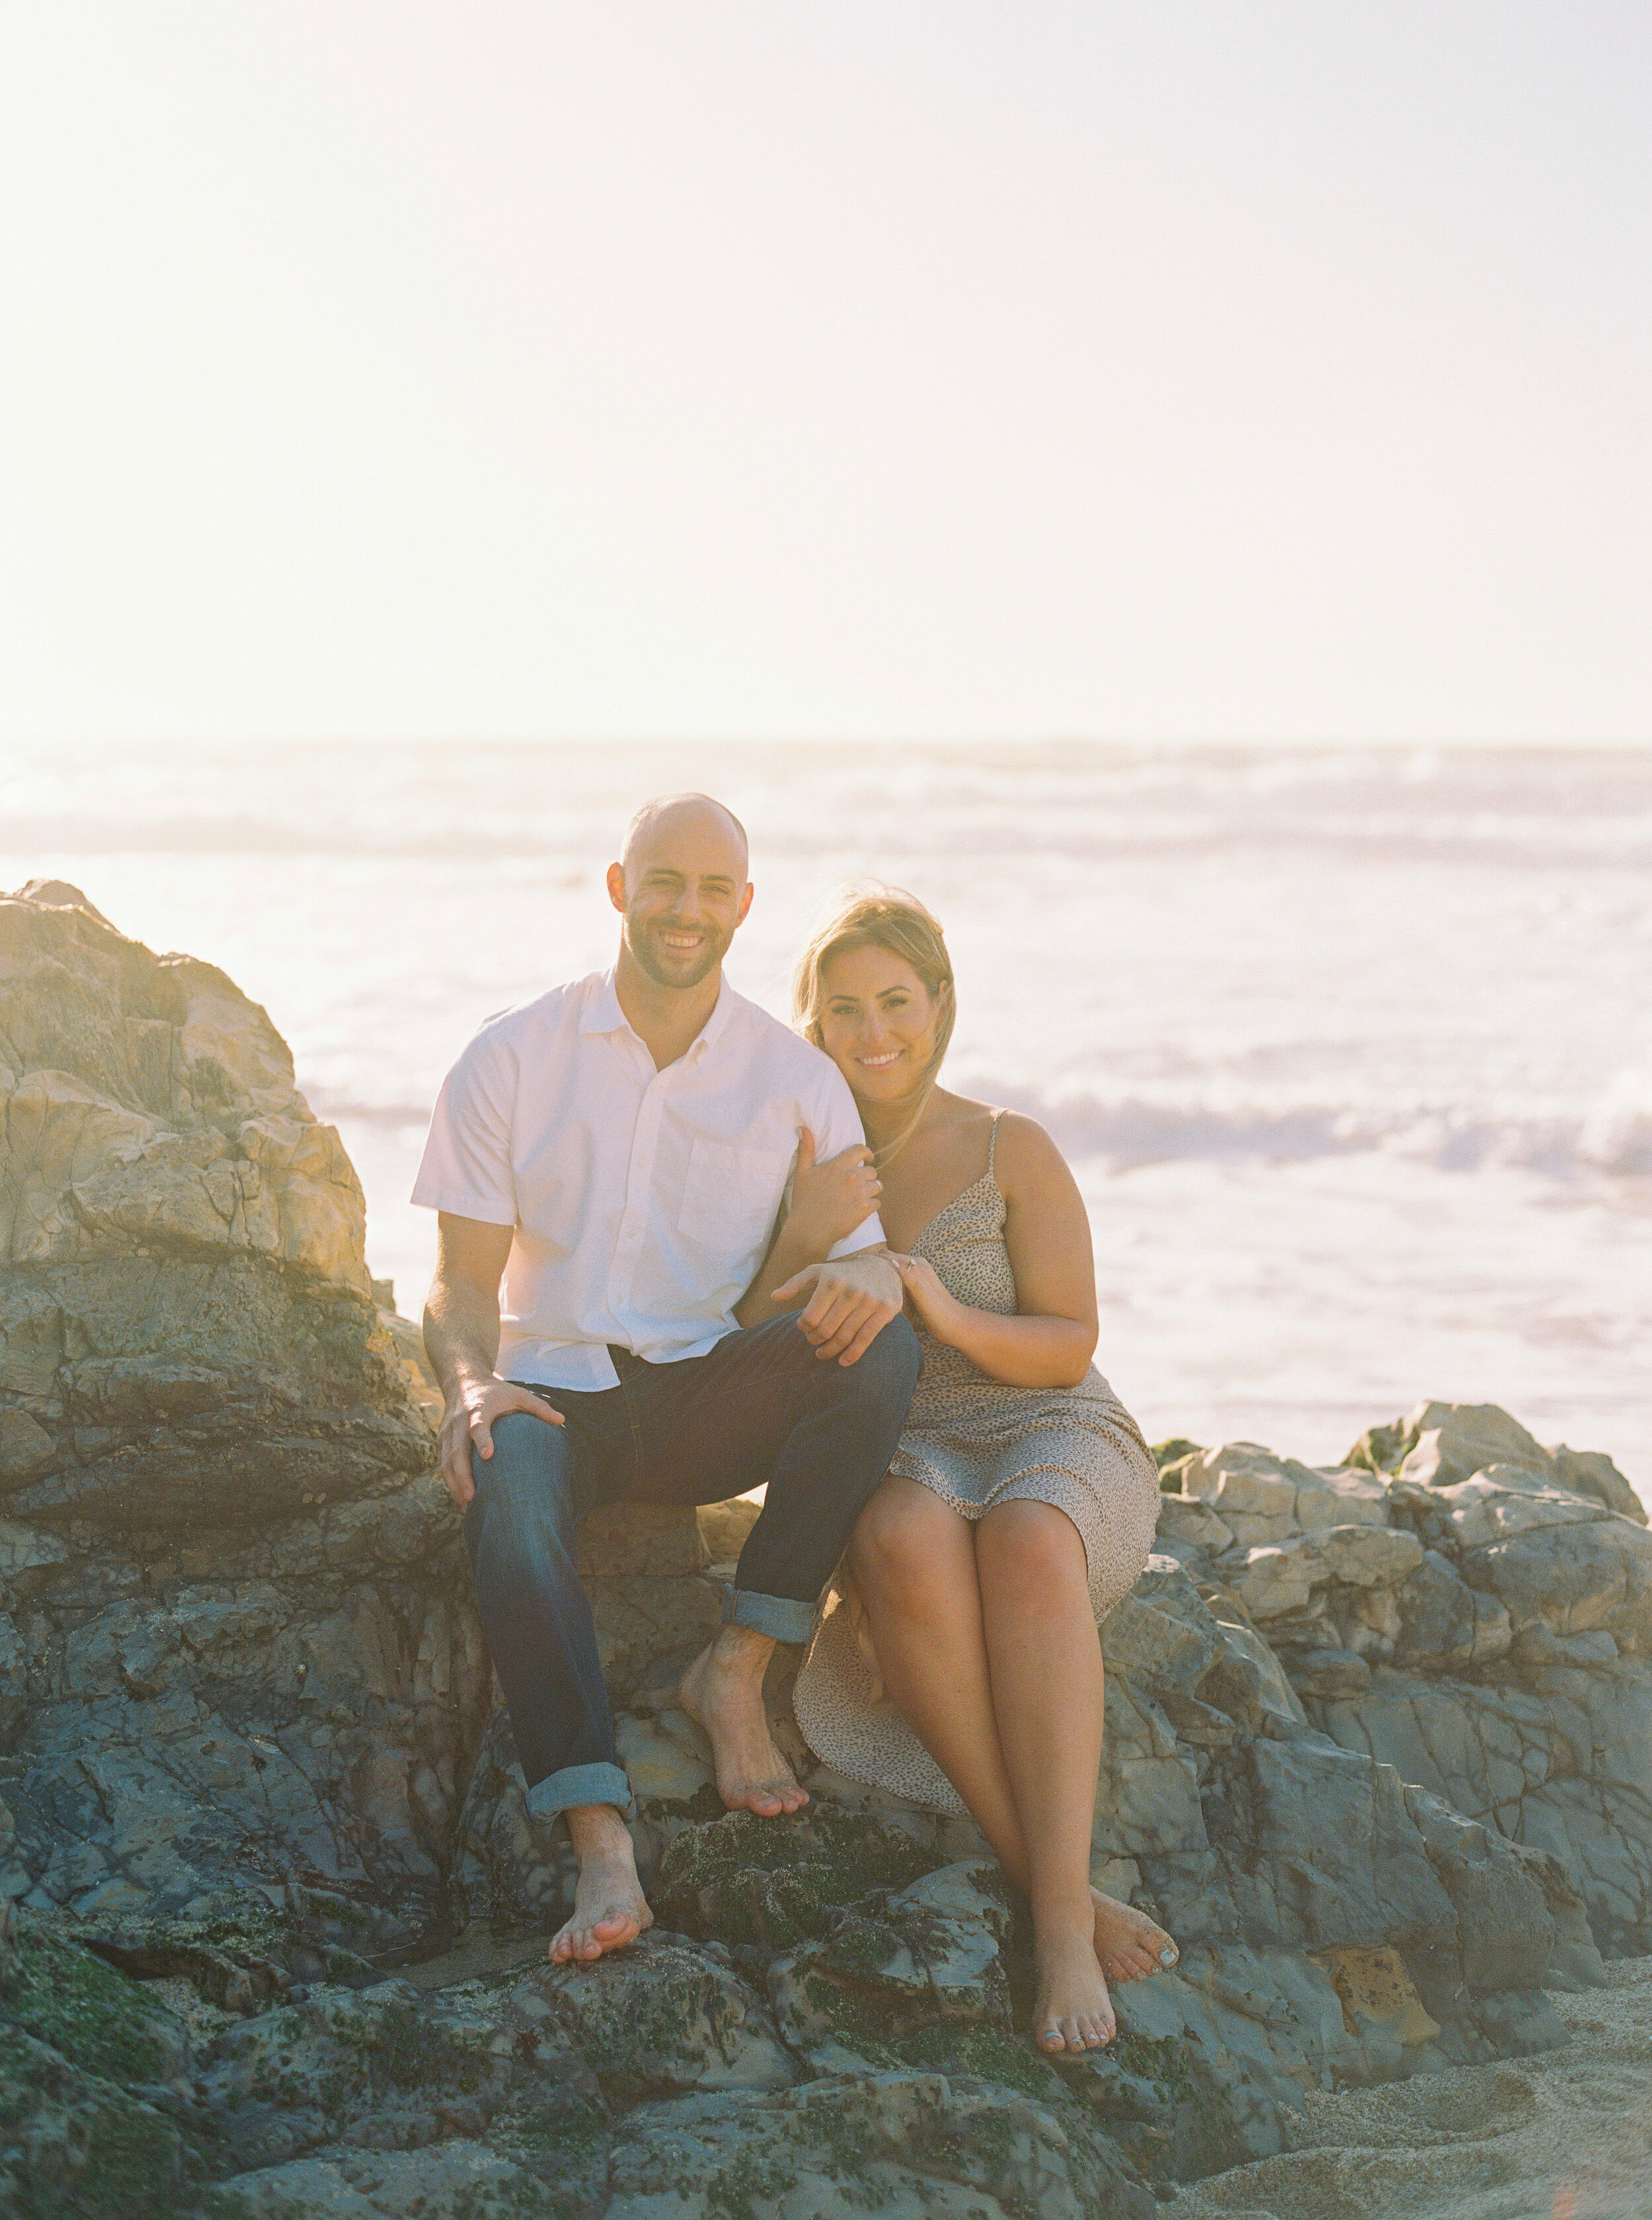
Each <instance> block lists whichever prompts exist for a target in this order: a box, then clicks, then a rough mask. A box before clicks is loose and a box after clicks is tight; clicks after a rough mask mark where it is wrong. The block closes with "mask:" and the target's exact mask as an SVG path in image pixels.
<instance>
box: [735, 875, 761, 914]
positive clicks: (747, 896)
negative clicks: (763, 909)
mask: <svg viewBox="0 0 1652 2220" xmlns="http://www.w3.org/2000/svg"><path fill="white" fill-rule="evenodd" d="M756 892H757V889H756V888H755V887H754V886H753V885H752V883H751V880H750V879H748V880H747V881H746V882H745V893H744V894H743V895H741V896H740V914H739V916H738V917H737V918H736V919H735V920H734V922H735V924H736V925H744V924H745V914H746V912H747V910H749V909H750V908H751V897H752V895H754V894H756Z"/></svg>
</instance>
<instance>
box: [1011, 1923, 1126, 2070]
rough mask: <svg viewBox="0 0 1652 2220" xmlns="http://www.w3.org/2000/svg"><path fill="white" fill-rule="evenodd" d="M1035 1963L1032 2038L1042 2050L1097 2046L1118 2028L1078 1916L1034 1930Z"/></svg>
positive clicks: (1055, 2052) (1056, 2053) (1055, 2051)
mask: <svg viewBox="0 0 1652 2220" xmlns="http://www.w3.org/2000/svg"><path fill="white" fill-rule="evenodd" d="M1032 1955H1033V1958H1034V1961H1035V1963H1036V1965H1037V1967H1038V1983H1037V1986H1036V1988H1035V1990H1034V1992H1033V2003H1032V2040H1033V2041H1034V2042H1036V2043H1037V2044H1038V2048H1039V2049H1040V2050H1044V2051H1048V2052H1049V2053H1050V2055H1052V2056H1059V2055H1061V2054H1062V2053H1063V2051H1085V2050H1096V2049H1100V2047H1101V2045H1102V2044H1103V2043H1107V2042H1112V2040H1113V2036H1114V2034H1115V2033H1116V2031H1117V2029H1118V2022H1117V2020H1116V2019H1115V2018H1114V2017H1113V2001H1112V1999H1111V1998H1110V1997H1109V1996H1108V1994H1107V1981H1106V1980H1105V1979H1104V1977H1103V1975H1102V1972H1101V1968H1100V1965H1099V1964H1098V1963H1097V1961H1096V1955H1095V1949H1094V1944H1093V1943H1091V1941H1090V1937H1089V1936H1088V1934H1087V1933H1086V1931H1085V1930H1084V1927H1083V1924H1082V1921H1081V1920H1075V1921H1072V1922H1063V1923H1062V1924H1050V1925H1048V1926H1045V1927H1043V1928H1040V1929H1039V1930H1038V1931H1037V1932H1036V1933H1035V1935H1034V1937H1033V1943H1032Z"/></svg>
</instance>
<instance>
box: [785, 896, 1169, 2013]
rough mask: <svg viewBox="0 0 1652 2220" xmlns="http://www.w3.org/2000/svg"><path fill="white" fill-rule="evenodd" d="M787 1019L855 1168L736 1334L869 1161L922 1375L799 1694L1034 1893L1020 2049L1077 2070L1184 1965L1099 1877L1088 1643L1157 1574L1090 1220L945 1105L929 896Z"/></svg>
mask: <svg viewBox="0 0 1652 2220" xmlns="http://www.w3.org/2000/svg"><path fill="white" fill-rule="evenodd" d="M793 1000H794V1016H795V1022H796V1023H797V1025H798V1026H800V1027H801V1030H802V1031H803V1032H805V1033H806V1034H807V1037H808V1038H810V1039H811V1040H813V1041H814V1042H816V1043H817V1044H818V1045H820V1047H822V1048H823V1049H825V1050H826V1053H827V1054H828V1055H829V1056H830V1057H832V1060H833V1062H834V1063H836V1064H837V1066H838V1069H839V1070H840V1071H841V1072H842V1073H843V1075H844V1076H845V1079H846V1080H847V1081H848V1082H849V1085H850V1088H851V1091H852V1092H853V1094H854V1096H855V1101H856V1105H857V1108H858V1109H859V1111H860V1113H861V1117H862V1119H863V1123H864V1126H865V1129H866V1138H867V1141H868V1143H869V1144H870V1151H856V1150H851V1151H847V1152H845V1155H844V1156H843V1157H838V1158H836V1159H834V1160H833V1161H832V1163H826V1164H822V1165H820V1166H818V1167H817V1166H814V1165H813V1164H812V1163H800V1166H799V1170H798V1175H797V1180H796V1185H795V1195H794V1203H793V1208H792V1210H791V1213H790V1214H789V1217H788V1219H787V1220H786V1222H785V1224H784V1225H782V1228H781V1230H780V1232H779V1234H778V1235H777V1237H776V1241H775V1244H774V1248H773V1250H772V1252H771V1254H770V1257H769V1259H768V1261H767V1263H765V1265H764V1270H763V1272H762V1274H761V1275H760V1276H759V1278H758V1280H757V1282H756V1283H755V1285H754V1286H753V1288H751V1291H750V1294H749V1295H748V1297H747V1304H746V1306H745V1315H747V1316H749V1317H753V1318H755V1317H759V1316H762V1315H764V1314H766V1315H769V1316H772V1315H773V1311H772V1307H771V1306H770V1304H769V1301H768V1298H769V1296H770V1293H771V1291H772V1290H773V1289H774V1288H776V1287H778V1286H781V1285H782V1284H783V1282H784V1281H786V1280H787V1279H789V1277H790V1276H791V1275H792V1274H793V1273H794V1272H795V1271H797V1270H798V1269H801V1266H803V1265H804V1264H807V1263H815V1262H818V1261H819V1259H820V1257H823V1256H824V1255H825V1254H826V1249H827V1247H829V1246H830V1244H831V1243H832V1242H833V1241H835V1240H837V1239H838V1238H840V1237H841V1236H842V1235H843V1234H844V1233H845V1232H848V1231H849V1230H850V1221H851V1219H853V1220H854V1222H855V1223H857V1224H858V1223H859V1222H860V1220H861V1219H863V1218H864V1216H865V1212H866V1196H865V1182H866V1159H867V1157H868V1154H869V1152H870V1158H871V1161H872V1164H873V1167H874V1169H875V1172H876V1178H877V1180H879V1181H881V1182H882V1189H881V1193H880V1194H878V1196H877V1200H876V1207H877V1209H878V1211H879V1213H881V1215H882V1221H883V1226H884V1231H885V1232H886V1234H887V1236H888V1240H889V1243H890V1245H891V1247H892V1249H893V1250H895V1252H896V1261H897V1263H898V1265H899V1268H900V1271H901V1278H902V1280H903V1281H904V1283H905V1287H906V1293H907V1303H908V1306H909V1307H910V1309H911V1312H912V1313H913V1317H914V1319H915V1321H916V1323H917V1325H918V1328H919V1336H920V1343H921V1345H922V1349H923V1356H924V1368H923V1373H922V1375H921V1377H920V1381H919V1384H918V1389H917V1393H916V1394H915V1395H914V1397H913V1402H912V1406H911V1409H910V1412H908V1415H907V1425H906V1428H905V1430H904V1431H903V1432H902V1434H901V1442H900V1446H899V1448H898V1449H897V1450H896V1452H895V1458H894V1461H893V1462H892V1464H891V1466H890V1469H889V1476H888V1479H887V1480H886V1481H884V1483H883V1485H882V1487H881V1488H879V1490H878V1491H877V1493H876V1494H875V1495H874V1496H873V1498H872V1499H871V1501H870V1503H869V1504H868V1506H867V1507H866V1509H865V1510H864V1511H863V1512H862V1513H861V1516H860V1518H859V1521H858V1523H857V1525H856V1527H855V1530H854V1534H853V1538H852V1540H851V1543H850V1547H849V1550H848V1552H847V1553H846V1556H845V1563H844V1566H843V1568H842V1569H841V1570H840V1573H839V1576H838V1584H837V1595H836V1599H835V1602H834V1604H833V1605H832V1606H831V1607H829V1608H828V1612H827V1614H826V1617H825V1618H824V1619H823V1620H822V1621H821V1622H820V1625H819V1627H818V1628H817V1631H816V1634H815V1637H814V1641H813V1642H812V1643H811V1645H810V1649H809V1652H808V1656H807V1659H806V1660H805V1663H804V1667H803V1669H802V1671H801V1674H800V1675H799V1678H798V1683H797V1691H796V1699H795V1700H796V1708H797V1717H798V1722H799V1724H800V1725H801V1728H802V1730H803V1733H804V1735H805V1737H806V1738H807V1741H808V1743H809V1744H810V1746H811V1748H812V1749H814V1752H815V1754H816V1755H817V1756H819V1757H821V1758H823V1759H825V1760H826V1762H828V1763H830V1764H832V1765H833V1766H834V1767H836V1768H838V1770H839V1771H841V1772H844V1773H845V1774H850V1775H851V1777H854V1778H857V1779H859V1780H866V1781H870V1782H871V1783H873V1784H874V1785H876V1786H882V1787H889V1788H893V1789H895V1790H897V1791H899V1792H900V1793H904V1794H906V1795H907V1796H909V1797H912V1798H913V1799H916V1800H918V1801H920V1802H922V1803H926V1804H928V1805H931V1806H932V1807H934V1808H938V1809H941V1810H951V1811H954V1812H957V1811H958V1810H960V1809H961V1808H963V1807H967V1808H968V1810H969V1812H971V1813H972V1814H973V1816H974V1818H976V1822H977V1823H978V1824H979V1825H980V1827H981V1828H982V1832H983V1833H984V1834H985V1835H986V1836H987V1838H988V1841H989V1842H990V1843H991V1844H992V1845H993V1848H994V1850H995V1851H996V1852H997V1854H998V1856H999V1857H1000V1859H1001V1861H1002V1863H1003V1865H1004V1868H1005V1869H1006V1871H1007V1873H1008V1874H1009V1875H1010V1877H1011V1878H1012V1880H1014V1881H1015V1882H1016V1883H1017V1885H1018V1886H1020V1887H1021V1888H1023V1889H1025V1891H1026V1892H1027V1893H1028V1894H1029V1896H1030V1898H1031V1899H1032V1922H1033V1936H1034V1948H1035V1953H1036V1959H1037V1967H1038V1988H1037V1997H1036V2000H1035V2005H1034V2019H1033V2032H1034V2036H1035V2038H1036V2039H1037V2041H1038V2043H1039V2045H1040V2046H1041V2047H1042V2048H1043V2049H1045V2050H1048V2051H1051V2052H1057V2053H1059V2052H1063V2051H1083V2050H1086V2049H1091V2048H1092V2047H1094V2046H1095V2045H1098V2044H1101V2043H1105V2042H1107V2041H1109V2040H1110V2039H1111V2037H1112V2036H1113V2031H1114V2026H1115V2022H1114V2018H1113V2008H1112V2005H1111V2003H1110V2001H1109V1998H1108V1993H1107V1980H1108V1979H1109V1978H1110V1979H1112V1980H1126V1981H1127V1980H1139V1979H1141V1978H1143V1977H1144V1976H1145V1975H1148V1974H1154V1973H1156V1972H1157V1971H1158V1969H1159V1967H1161V1966H1162V1965H1163V1966H1169V1965H1173V1964H1174V1963H1175V1956H1176V1951H1175V1944H1174V1943H1172V1942H1171V1940H1170V1938H1169V1936H1168V1935H1166V1934H1165V1933H1164V1931H1163V1929H1161V1928H1159V1927H1157V1926H1156V1925H1155V1924H1154V1923H1153V1922H1152V1921H1151V1920H1150V1919H1148V1918H1146V1917H1145V1916H1144V1914H1143V1913H1141V1912H1139V1911H1135V1910H1134V1909H1133V1908H1132V1907H1131V1906H1130V1905H1125V1904H1120V1903H1119V1902H1117V1901H1116V1900H1114V1899H1112V1898H1108V1897H1104V1896H1102V1895H1101V1894H1100V1893H1099V1892H1097V1891H1094V1890H1092V1888H1091V1886H1090V1880H1089V1860H1090V1832H1091V1825H1092V1819H1093V1814H1094V1804H1095V1795H1096V1779H1097V1774H1098V1770H1099V1768H1100V1756H1101V1728H1102V1668H1101V1649H1100V1641H1099V1639H1098V1637H1097V1632H1096V1628H1097V1623H1098V1621H1099V1620H1100V1618H1102V1617H1103V1616H1104V1615H1105V1613H1106V1612H1107V1611H1108V1610H1110V1609H1111V1608H1112V1606H1113V1605H1114V1604H1115V1603H1117V1602H1118V1601H1119V1598H1120V1597H1121V1596H1123V1595H1124V1594H1125V1593H1127V1591H1128V1590H1129V1589H1130V1587H1131V1586H1132V1584H1133V1583H1134V1581H1135V1580H1136V1578H1137V1576H1138V1574H1139V1573H1140V1571H1141V1569H1142V1567H1143V1565H1144V1562H1145V1561H1146V1557H1147V1553H1148V1550H1149V1549H1150V1547H1151V1544H1152V1538H1153V1531H1154V1525H1155V1522H1156V1515H1157V1509H1158V1481H1157V1475H1156V1471H1155V1469H1154V1465H1153V1461H1152V1458H1151V1457H1150V1455H1149V1454H1148V1451H1147V1448H1146V1445H1145V1444H1144V1442H1143V1439H1142V1437H1141V1434H1140V1432H1139V1431H1138V1428H1137V1426H1136V1425H1135V1422H1134V1421H1133V1419H1131V1417H1130V1415H1129V1413H1128V1412H1126V1411H1125V1409H1124V1408H1123V1406H1121V1405H1120V1404H1119V1401H1118V1400H1117V1398H1116V1397H1115V1396H1114V1395H1113V1392H1112V1390H1111V1389H1110V1388H1108V1386H1107V1382H1106V1381H1104V1380H1103V1379H1102V1378H1101V1377H1100V1375H1099V1374H1098V1373H1097V1372H1096V1371H1095V1369H1094V1367H1093V1366H1092V1364H1091V1363H1090V1355H1091V1351H1092V1350H1094V1346H1095V1338H1096V1330H1097V1319H1096V1302H1095V1277H1094V1264H1093V1262H1092V1257H1091V1250H1090V1232H1089V1224H1088V1219H1087V1217H1086V1214H1085V1210H1084V1205H1083V1202H1082V1200H1081V1198H1080V1195H1079V1192H1078V1188H1077V1187H1076V1185H1075V1182H1074V1179H1073V1176H1072V1174H1071V1173H1070V1172H1069V1169H1068V1168H1067V1166H1066V1164H1065V1163H1064V1162H1063V1159H1062V1157H1061V1154H1060V1152H1059V1151H1057V1148H1056V1145H1055V1144H1054V1143H1053V1142H1052V1141H1051V1140H1050V1137H1049V1136H1048V1134H1046V1133H1045V1132H1044V1130H1043V1129H1042V1127H1040V1126H1038V1125H1036V1124H1034V1122H1033V1121H1032V1119H1030V1118H1023V1117H1019V1116H1016V1115H1014V1114H1013V1113H1006V1112H1003V1111H998V1110H994V1109H991V1108H989V1107H988V1105H987V1104H985V1103H983V1102H974V1101H969V1099H968V1098H967V1097H965V1096H963V1095H961V1094H952V1093H951V1092H950V1091H949V1090H948V1089H946V1088H943V1087H941V1086H939V1085H938V1083H937V1078H938V1072H939V1069H940V1065H941V1060H942V1058H943V1057H944V1054H945V1052H946V1046H947V1043H948V1040H949V1039H950V1038H951V1032H952V1024H953V1018H954V1013H955V1002H954V992H953V980H952V967H951V961H950V959H949V957H948V956H947V952H946V944H945V940H944V938H943V935H942V932H941V928H940V926H938V924H937V922H936V921H935V920H934V919H933V918H932V916H931V915H930V914H929V913H928V911H927V910H926V909H925V908H924V907H923V905H922V904H921V903H920V902H918V901H914V900H913V898H912V897H911V896H910V895H905V894H901V893H899V892H895V891H892V890H882V889H880V890H877V891H874V892H870V893H868V892H861V893H857V894H853V895H850V896H849V897H848V898H846V899H845V901H843V902H842V903H841V904H840V906H839V907H838V909H837V910H836V912H835V913H834V914H833V915H832V917H831V918H830V919H829V920H827V922H826V924H825V925H824V926H822V927H821V929H820V931H819V932H817V933H816V934H815V936H814V939H812V940H811V941H810V943H809V945H807V947H806V948H805V949H804V951H802V954H801V957H799V959H798V963H797V967H796V971H795V978H794V982H793ZM807 1153H808V1152H807V1151H805V1155H806V1156H807ZM839 1221H841V1222H839Z"/></svg>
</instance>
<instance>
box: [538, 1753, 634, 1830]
mask: <svg viewBox="0 0 1652 2220" xmlns="http://www.w3.org/2000/svg"><path fill="white" fill-rule="evenodd" d="M583 1804H617V1805H619V1807H620V1811H621V1812H623V1813H624V1814H625V1816H626V1818H627V1819H628V1818H630V1817H631V1814H632V1809H633V1805H632V1799H631V1783H630V1782H629V1781H628V1780H627V1779H626V1777H625V1774H623V1773H621V1772H620V1768H619V1767H618V1766H617V1765H564V1767H563V1768H562V1770H561V1772H560V1773H547V1774H545V1779H544V1780H536V1781H535V1782H534V1784H533V1787H531V1788H530V1789H529V1790H528V1792H527V1808H528V1811H529V1812H530V1814H531V1815H532V1816H533V1818H536V1819H554V1818H556V1816H557V1814H558V1812H571V1811H574V1810H576V1809H577V1807H578V1806H579V1805H583Z"/></svg>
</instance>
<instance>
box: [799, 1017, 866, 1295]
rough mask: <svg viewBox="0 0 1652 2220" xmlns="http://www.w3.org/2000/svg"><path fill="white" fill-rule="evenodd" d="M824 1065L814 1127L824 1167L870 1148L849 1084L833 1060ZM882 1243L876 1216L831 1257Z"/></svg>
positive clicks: (818, 1156) (816, 1148)
mask: <svg viewBox="0 0 1652 2220" xmlns="http://www.w3.org/2000/svg"><path fill="white" fill-rule="evenodd" d="M823 1061H824V1062H825V1063H826V1069H825V1070H824V1072H823V1073H822V1074H821V1084H820V1107H819V1109H818V1110H817V1111H816V1113H815V1119H814V1123H812V1125H811V1126H810V1131H811V1132H813V1133H814V1154H815V1157H816V1159H817V1161H819V1162H820V1163H824V1162H825V1160H826V1157H836V1156H840V1155H841V1154H842V1153H843V1151H844V1150H845V1149H853V1148H864V1146H865V1145H866V1128H865V1127H864V1126H863V1125H862V1124H861V1122H860V1113H859V1111H858V1110H857V1109H856V1107H855V1098H854V1096H853V1095H852V1094H851V1093H850V1092H849V1082H848V1081H847V1080H846V1079H845V1077H844V1076H843V1074H842V1072H840V1071H839V1070H838V1067H837V1065H836V1064H835V1063H832V1062H831V1061H830V1060H829V1059H823ZM882 1243H883V1222H882V1219H879V1218H877V1217H876V1216H873V1217H871V1218H868V1219H863V1221H862V1223H861V1224H860V1225H857V1227H856V1228H855V1230H854V1232H852V1233H851V1234H847V1235H845V1238H843V1240H841V1241H838V1242H836V1243H834V1244H833V1245H832V1249H831V1250H830V1252H829V1253H830V1254H831V1255H832V1256H833V1257H852V1256H854V1255H855V1253H856V1251H857V1250H861V1249H876V1248H880V1247H882Z"/></svg>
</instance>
